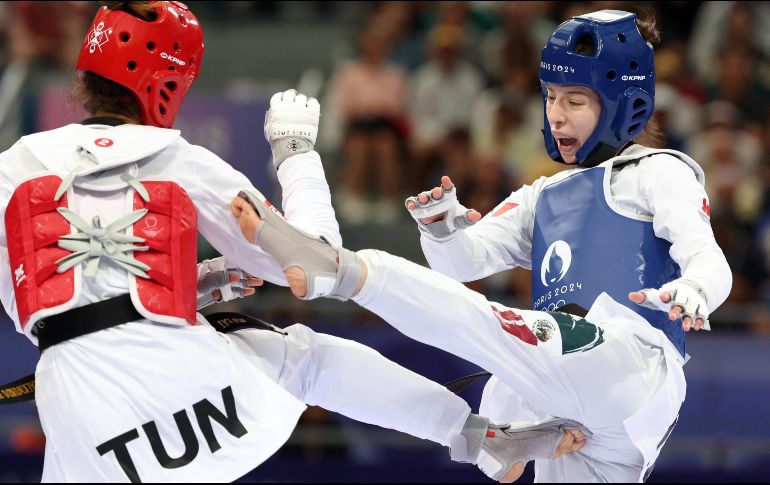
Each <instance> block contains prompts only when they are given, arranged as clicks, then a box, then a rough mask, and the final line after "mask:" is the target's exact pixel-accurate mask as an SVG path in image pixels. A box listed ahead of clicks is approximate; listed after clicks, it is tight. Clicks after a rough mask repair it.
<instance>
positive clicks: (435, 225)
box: [404, 185, 475, 239]
mask: <svg viewBox="0 0 770 485" xmlns="http://www.w3.org/2000/svg"><path fill="white" fill-rule="evenodd" d="M441 191H442V196H441V198H439V199H438V200H436V199H434V198H433V195H432V192H433V191H429V192H425V193H426V194H427V195H428V202H426V203H424V204H423V203H422V202H420V198H419V196H417V197H408V198H407V199H406V201H405V202H404V204H405V205H406V209H407V210H408V211H409V214H411V216H412V217H413V218H414V220H415V221H417V227H418V229H420V232H422V233H424V234H428V235H430V236H433V237H434V238H439V239H440V238H445V237H447V236H449V235H451V234H452V233H454V232H455V231H457V230H458V229H465V228H466V227H470V226H472V225H473V224H475V222H474V221H471V220H470V219H469V218H468V213H469V212H470V211H471V210H472V209H467V208H466V207H465V206H463V205H462V204H460V202H459V201H458V200H457V187H455V186H454V185H453V186H452V188H451V189H449V190H446V189H444V188H443V187H442V189H441ZM409 201H412V202H414V209H410V208H409ZM439 214H444V217H443V218H442V219H440V220H438V221H435V222H431V223H429V224H424V223H423V222H420V219H425V218H426V217H433V216H437V215H439Z"/></svg>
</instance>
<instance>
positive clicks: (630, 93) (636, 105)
mask: <svg viewBox="0 0 770 485" xmlns="http://www.w3.org/2000/svg"><path fill="white" fill-rule="evenodd" d="M654 104H655V101H654V100H653V98H652V97H651V96H650V95H649V93H647V92H645V91H644V90H643V89H642V88H640V87H637V86H634V87H630V88H628V89H626V91H625V92H624V93H623V98H622V99H621V101H620V105H619V106H618V113H617V115H616V123H617V128H616V132H615V136H616V137H617V138H618V139H627V140H631V139H633V138H634V137H636V136H637V135H638V134H639V133H641V132H642V130H643V129H644V125H645V124H647V122H648V121H649V120H650V118H651V117H652V111H653V107H654Z"/></svg>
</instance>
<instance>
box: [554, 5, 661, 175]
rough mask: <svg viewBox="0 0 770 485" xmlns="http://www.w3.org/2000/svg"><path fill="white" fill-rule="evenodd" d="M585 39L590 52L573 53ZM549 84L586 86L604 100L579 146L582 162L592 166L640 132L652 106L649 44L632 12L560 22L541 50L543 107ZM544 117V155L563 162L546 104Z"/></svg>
mask: <svg viewBox="0 0 770 485" xmlns="http://www.w3.org/2000/svg"><path fill="white" fill-rule="evenodd" d="M587 38H588V39H587ZM585 40H590V41H591V42H592V43H593V46H594V49H593V50H594V52H593V54H592V55H586V54H578V53H577V52H576V50H577V47H578V45H579V44H580V43H582V42H584V41H585ZM548 83H552V84H559V85H567V86H585V87H587V88H591V89H593V90H594V91H595V92H596V93H597V94H598V95H599V99H600V100H601V104H602V112H601V115H600V117H599V123H598V124H597V125H596V129H594V132H593V133H592V134H591V136H590V137H589V138H588V140H586V142H585V143H584V144H583V146H582V147H580V149H579V150H578V151H577V154H576V160H577V163H578V164H579V165H580V166H583V167H593V166H595V165H598V164H599V163H601V162H603V161H605V160H608V159H610V158H612V157H613V156H614V155H615V153H617V151H618V149H620V148H621V147H622V146H623V145H625V144H626V143H627V142H628V141H629V140H631V139H633V138H634V137H635V136H636V135H638V134H639V133H640V132H641V131H642V129H643V128H644V125H645V124H646V123H647V121H649V119H650V117H651V116H652V111H653V107H654V98H655V62H654V57H653V51H652V45H650V44H649V43H648V42H646V41H645V40H644V38H643V37H642V34H641V33H640V32H639V28H638V27H637V26H636V15H635V14H633V13H630V12H623V11H620V10H600V11H598V12H593V13H590V14H586V15H580V16H577V17H572V18H571V19H570V20H568V21H566V22H564V23H563V24H561V25H560V26H559V27H558V28H557V29H556V32H554V33H553V35H552V36H551V38H550V39H548V43H547V44H546V45H545V47H544V48H543V52H542V58H541V62H540V88H541V89H542V91H543V106H544V108H545V103H546V101H547V93H548V89H547V84H548ZM543 118H544V126H545V129H544V130H543V135H544V137H545V147H546V149H547V150H548V154H549V155H550V156H551V158H553V159H554V160H556V161H557V162H561V163H564V160H562V158H561V154H560V153H559V148H558V146H557V143H556V140H554V138H553V135H551V127H550V125H549V123H548V117H547V115H546V110H545V109H544V110H543Z"/></svg>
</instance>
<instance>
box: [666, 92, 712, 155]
mask: <svg viewBox="0 0 770 485" xmlns="http://www.w3.org/2000/svg"><path fill="white" fill-rule="evenodd" d="M700 116H701V114H700V107H699V106H698V105H697V104H696V103H695V102H694V101H693V100H692V99H691V98H689V97H688V96H685V95H683V94H682V93H680V92H679V91H677V90H676V88H674V87H673V86H671V85H670V84H668V83H658V84H657V85H656V86H655V118H656V120H657V121H658V124H659V125H660V131H661V133H662V135H663V137H664V140H663V142H662V146H663V147H665V148H671V149H673V150H679V151H685V146H684V145H685V140H686V139H687V137H688V136H690V135H692V134H693V133H695V132H696V131H698V129H699V128H700V123H701V119H700Z"/></svg>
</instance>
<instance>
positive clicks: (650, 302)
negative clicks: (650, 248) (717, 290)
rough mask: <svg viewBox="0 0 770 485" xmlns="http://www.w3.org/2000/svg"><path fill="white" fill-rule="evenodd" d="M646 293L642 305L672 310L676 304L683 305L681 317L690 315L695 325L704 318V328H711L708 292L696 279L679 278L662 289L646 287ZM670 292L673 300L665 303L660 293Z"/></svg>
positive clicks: (644, 292)
mask: <svg viewBox="0 0 770 485" xmlns="http://www.w3.org/2000/svg"><path fill="white" fill-rule="evenodd" d="M641 292H642V293H643V294H644V297H645V298H644V301H643V302H642V303H640V305H641V306H643V307H646V308H651V309H653V310H661V311H664V312H666V313H668V312H670V311H671V309H672V308H674V307H675V306H679V307H682V310H683V311H682V315H681V318H684V317H690V322H692V325H695V320H697V319H698V318H701V319H703V330H711V325H709V320H708V318H709V309H708V303H707V302H706V292H705V291H703V288H701V286H700V285H699V284H697V283H695V282H694V281H690V280H687V279H684V278H679V279H678V280H674V281H672V282H670V283H666V284H665V285H663V286H661V287H660V289H654V288H646V289H644V290H641ZM663 292H668V293H670V294H671V301H669V302H668V303H664V302H663V301H661V299H660V294H661V293H663Z"/></svg>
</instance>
